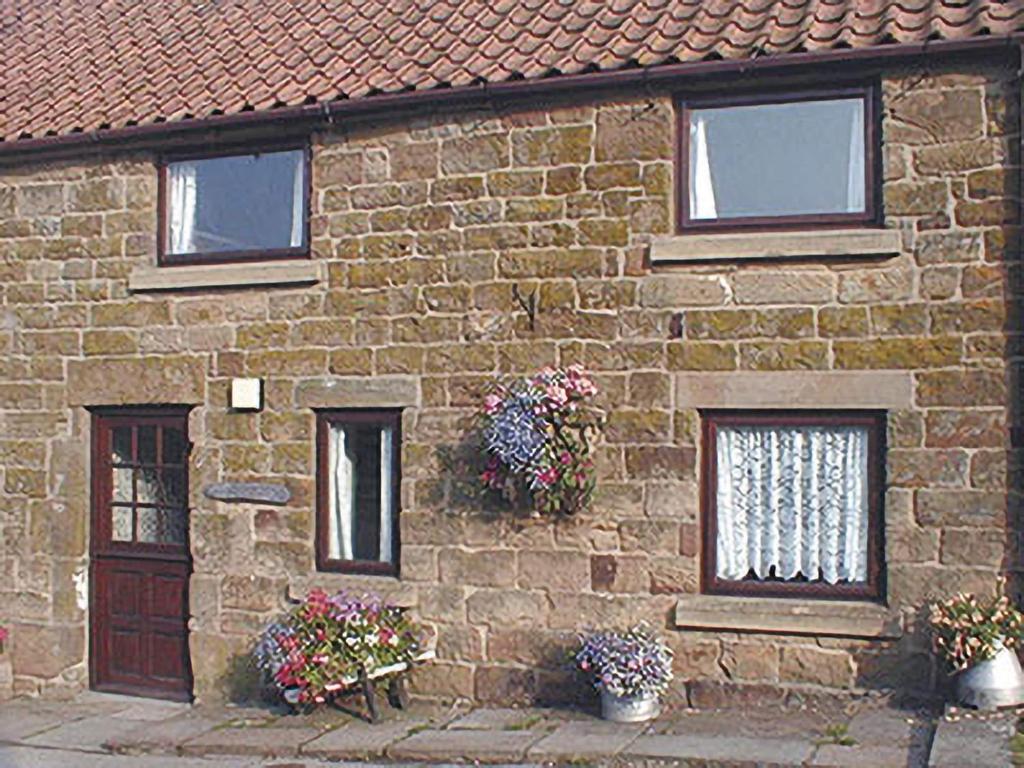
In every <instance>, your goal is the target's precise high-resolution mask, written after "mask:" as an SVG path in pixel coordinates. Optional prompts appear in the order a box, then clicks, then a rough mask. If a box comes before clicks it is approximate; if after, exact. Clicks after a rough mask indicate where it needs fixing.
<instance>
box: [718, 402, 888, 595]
mask: <svg viewBox="0 0 1024 768" xmlns="http://www.w3.org/2000/svg"><path fill="white" fill-rule="evenodd" d="M884 423H885V421H884V415H882V414H877V413H862V412H861V413H852V412H847V413H831V414H822V413H799V414H796V413H790V414H768V413H736V412H729V413H723V412H719V413H707V414H705V419H704V462H703V466H704V468H703V471H704V477H703V483H704V509H705V526H704V530H705V546H704V584H705V589H706V591H708V592H713V593H719V594H764V595H776V596H789V595H798V594H804V595H811V596H817V597H849V598H880V597H881V596H882V590H881V562H882V545H881V541H882V538H881V488H882V483H881V473H882V454H883V448H882V439H883V435H884V429H885V427H884Z"/></svg>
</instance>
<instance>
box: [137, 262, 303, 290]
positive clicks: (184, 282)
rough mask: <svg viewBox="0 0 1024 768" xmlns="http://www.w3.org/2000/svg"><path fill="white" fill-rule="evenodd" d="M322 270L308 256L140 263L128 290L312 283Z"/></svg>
mask: <svg viewBox="0 0 1024 768" xmlns="http://www.w3.org/2000/svg"><path fill="white" fill-rule="evenodd" d="M322 270H323V267H322V265H321V264H320V263H319V262H316V261H308V260H305V259H291V260H288V261H255V262H240V263H238V264H201V265H190V266H181V267H136V268H135V269H133V270H132V272H131V274H129V275H128V290H130V291H135V292H142V291H179V290H195V289H200V288H239V287H246V286H252V285H289V284H312V283H318V282H320V281H321V280H323V271H322Z"/></svg>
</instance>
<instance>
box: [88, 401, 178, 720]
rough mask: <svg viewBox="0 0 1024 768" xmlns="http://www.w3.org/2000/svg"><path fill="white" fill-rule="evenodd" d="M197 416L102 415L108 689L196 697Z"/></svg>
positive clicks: (100, 583)
mask: <svg viewBox="0 0 1024 768" xmlns="http://www.w3.org/2000/svg"><path fill="white" fill-rule="evenodd" d="M188 449H189V442H188V421H187V412H186V411H184V410H182V409H174V410H170V409H168V410H141V409H132V410H128V409H125V410H121V411H113V410H111V411H103V412H97V413H95V414H94V415H93V441H92V453H93V455H92V536H91V539H90V541H91V543H90V551H91V555H92V558H91V575H90V584H91V610H90V616H91V619H90V657H89V658H90V668H89V672H90V677H91V684H92V687H93V688H94V689H96V690H100V691H110V692H116V693H128V694H134V695H138V696H151V697H155V698H164V699H176V700H186V701H187V700H189V699H191V697H192V668H191V664H190V661H189V651H188V617H189V604H188V582H189V576H190V574H191V572H192V561H191V557H190V554H189V543H188Z"/></svg>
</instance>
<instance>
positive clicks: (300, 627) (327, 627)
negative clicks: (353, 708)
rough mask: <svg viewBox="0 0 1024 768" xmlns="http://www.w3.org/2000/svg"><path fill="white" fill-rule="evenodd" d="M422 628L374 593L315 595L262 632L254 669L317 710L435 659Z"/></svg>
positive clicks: (283, 693)
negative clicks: (426, 646)
mask: <svg viewBox="0 0 1024 768" xmlns="http://www.w3.org/2000/svg"><path fill="white" fill-rule="evenodd" d="M423 638H424V633H423V631H422V629H421V628H420V627H419V626H418V625H417V624H416V623H415V622H413V621H412V619H410V618H409V616H408V615H407V614H406V613H405V611H404V610H403V609H402V608H399V607H397V606H395V605H391V604H389V603H387V602H385V601H384V600H382V599H381V598H380V597H379V596H377V595H369V596H364V597H356V596H354V595H350V594H348V593H346V592H344V591H342V592H338V593H336V594H333V595H329V594H327V593H326V592H324V591H323V590H319V589H316V590H313V591H311V592H310V593H309V595H308V596H307V597H306V599H305V600H303V601H302V602H301V603H299V604H298V605H296V606H295V607H294V608H292V609H291V610H290V611H289V612H288V613H287V615H285V616H284V617H283V618H282V619H280V620H279V621H276V622H274V623H272V624H270V625H269V626H268V627H267V628H266V629H265V630H264V631H263V633H262V635H261V636H260V638H259V641H258V642H257V644H256V648H255V650H254V657H255V661H256V666H257V667H258V668H259V669H260V670H261V671H262V672H263V675H264V680H265V682H266V683H267V685H268V687H269V689H270V690H271V691H272V692H274V693H275V694H276V695H278V696H279V697H280V698H282V699H284V700H285V701H286V702H288V703H289V704H291V705H294V706H301V707H306V708H309V707H315V706H317V705H319V704H323V703H325V702H328V701H330V700H331V699H333V698H335V697H337V696H339V695H342V694H344V693H347V692H350V691H352V690H360V689H361V690H363V691H364V692H367V691H368V690H369V691H371V692H367V704H368V706H369V708H370V715H371V719H375V718H376V709H375V705H374V703H373V700H372V689H370V688H369V686H370V681H383V682H388V681H389V680H391V679H392V678H394V677H395V676H396V675H399V674H401V673H402V672H404V671H405V670H406V669H408V668H409V667H410V666H412V664H413V663H414V662H417V661H423V660H425V659H427V658H430V657H431V656H432V653H431V652H430V651H427V650H426V649H425V648H424V639H423Z"/></svg>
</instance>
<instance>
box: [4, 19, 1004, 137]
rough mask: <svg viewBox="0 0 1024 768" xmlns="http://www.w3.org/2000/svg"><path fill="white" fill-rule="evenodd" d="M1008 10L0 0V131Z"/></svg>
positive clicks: (619, 63) (720, 48) (962, 22)
mask: <svg viewBox="0 0 1024 768" xmlns="http://www.w3.org/2000/svg"><path fill="white" fill-rule="evenodd" d="M1022 28H1024V0H604V1H602V2H595V1H594V0H273V1H271V0H0V50H2V51H3V53H2V54H0V68H2V71H3V74H2V76H0V138H2V139H3V140H4V141H16V140H18V139H27V138H39V137H44V136H59V135H63V134H69V133H76V132H83V131H85V132H88V131H96V130H106V129H111V128H113V129H117V128H122V127H125V126H131V125H137V124H138V125H145V124H148V123H158V122H164V121H166V122H172V121H177V120H182V119H186V118H192V117H194V118H202V117H207V116H211V115H219V114H228V115H230V114H235V113H239V112H243V111H248V110H255V111H261V110H268V109H272V108H275V107H281V106H292V105H301V104H310V103H316V102H329V101H334V100H338V99H361V98H364V97H367V96H372V95H374V94H378V93H394V92H402V91H408V90H424V89H434V88H439V87H449V86H451V87H457V86H464V85H474V84H478V83H481V82H488V83H496V82H503V81H509V80H516V79H527V80H529V79H538V78H543V77H549V76H552V75H557V74H573V73H581V72H590V71H601V70H616V69H623V68H627V67H634V66H637V65H639V66H642V67H651V66H656V65H660V64H666V63H676V62H694V61H700V60H705V59H708V58H724V59H743V58H750V57H754V56H763V55H775V54H783V53H790V52H796V51H808V52H816V51H823V50H828V49H836V48H864V47H870V46H876V45H881V44H886V43H915V42H923V41H926V40H963V39H966V38H971V37H978V36H986V35H988V36H1004V35H1009V34H1013V33H1016V32H1018V31H1019V30H1021V29H1022Z"/></svg>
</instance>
